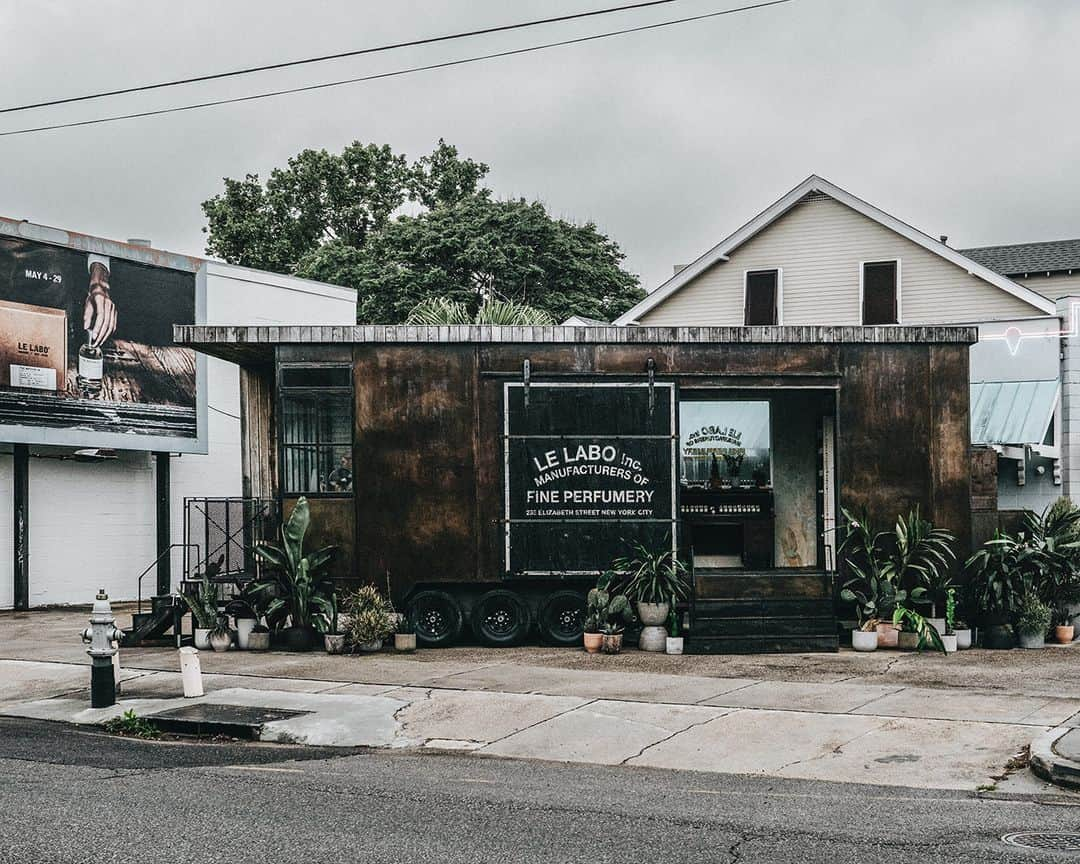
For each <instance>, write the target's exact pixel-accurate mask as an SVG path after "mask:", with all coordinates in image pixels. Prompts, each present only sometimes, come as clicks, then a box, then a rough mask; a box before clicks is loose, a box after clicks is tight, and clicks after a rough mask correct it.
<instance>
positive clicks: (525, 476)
mask: <svg viewBox="0 0 1080 864" xmlns="http://www.w3.org/2000/svg"><path fill="white" fill-rule="evenodd" d="M673 402H674V392H673V386H672V385H670V384H655V385H653V386H652V387H650V386H648V385H645V384H642V385H637V384H604V385H595V386H589V385H581V384H546V383H542V384H531V385H530V386H529V388H528V397H527V399H526V394H525V386H524V385H523V384H511V385H507V388H506V442H505V446H506V484H507V485H506V509H507V513H506V517H507V535H506V537H507V544H506V547H507V548H506V557H507V570H508V572H510V573H511V574H515V573H517V574H527V573H595V572H597V571H599V570H602V569H604V568H606V567H607V566H608V565H609V564H610V563H611V560H612V559H613V558H615V557H617V556H618V555H620V554H623V553H624V552H626V551H627V544H628V543H629V542H630V541H632V540H640V541H641V542H644V543H646V544H647V545H649V546H653V547H655V546H657V545H659V544H665V543H667V544H673V543H674V528H675V522H674V486H673V477H674V473H673V472H674V465H675V453H674V447H675V445H676V439H675V429H674V412H673Z"/></svg>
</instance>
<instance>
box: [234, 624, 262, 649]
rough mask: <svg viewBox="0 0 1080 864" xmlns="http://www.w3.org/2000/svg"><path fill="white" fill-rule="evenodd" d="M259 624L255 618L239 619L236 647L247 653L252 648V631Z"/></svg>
mask: <svg viewBox="0 0 1080 864" xmlns="http://www.w3.org/2000/svg"><path fill="white" fill-rule="evenodd" d="M258 623H259V622H258V621H256V620H255V619H254V618H237V619H236V647H237V648H239V649H240V650H241V651H247V650H248V648H249V647H250V646H249V644H248V637H249V636H250V635H251V631H252V629H253V628H254V627H255V625H256V624H258Z"/></svg>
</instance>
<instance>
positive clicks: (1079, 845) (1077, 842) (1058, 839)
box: [1001, 831, 1080, 852]
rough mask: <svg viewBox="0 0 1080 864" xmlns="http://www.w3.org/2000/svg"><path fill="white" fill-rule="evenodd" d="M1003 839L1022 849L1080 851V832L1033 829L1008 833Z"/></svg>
mask: <svg viewBox="0 0 1080 864" xmlns="http://www.w3.org/2000/svg"><path fill="white" fill-rule="evenodd" d="M1001 839H1002V840H1004V841H1005V842H1006V843H1008V844H1009V845H1010V846H1019V847H1020V848H1022V849H1052V850H1054V851H1056V852H1080V834H1048V833H1046V832H1043V831H1031V832H1017V833H1015V834H1006V835H1005V836H1004V837H1002V838H1001Z"/></svg>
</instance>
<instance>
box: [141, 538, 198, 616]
mask: <svg viewBox="0 0 1080 864" xmlns="http://www.w3.org/2000/svg"><path fill="white" fill-rule="evenodd" d="M179 546H182V547H184V555H185V556H186V555H187V547H189V546H194V547H195V549H196V550H198V548H199V546H198V544H197V543H170V544H169V546H168V548H167V549H165V550H163V551H162V552H161V554H160V555H158V556H157V558H155V559H154V560H153V561H151V562H150V566H149V567H147V568H146V569H145V570H143V572H142V573H140V574H139V580H138V581H139V600H138V605H137V606H136V612H137V613H138V614H142V583H143V579H144V578H145V577H146V576H147V574H148V573H149V572H150V571H151V570H154V569H156V568H157V565H158V563H159V562H160V561H161V559H162V558H164V557H165V556H166V555H170V554H172V551H173V549H176V548H177V547H179ZM196 557H199V556H198V553H197V552H196ZM169 590H170V591H171V590H172V586H171V585H170V586H169Z"/></svg>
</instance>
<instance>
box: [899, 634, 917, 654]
mask: <svg viewBox="0 0 1080 864" xmlns="http://www.w3.org/2000/svg"><path fill="white" fill-rule="evenodd" d="M896 647H897V648H899V649H900V650H901V651H914V650H915V649H916V648H918V647H919V634H918V633H916V632H915V631H913V630H901V631H900V633H899V634H898V635H897V637H896Z"/></svg>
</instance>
